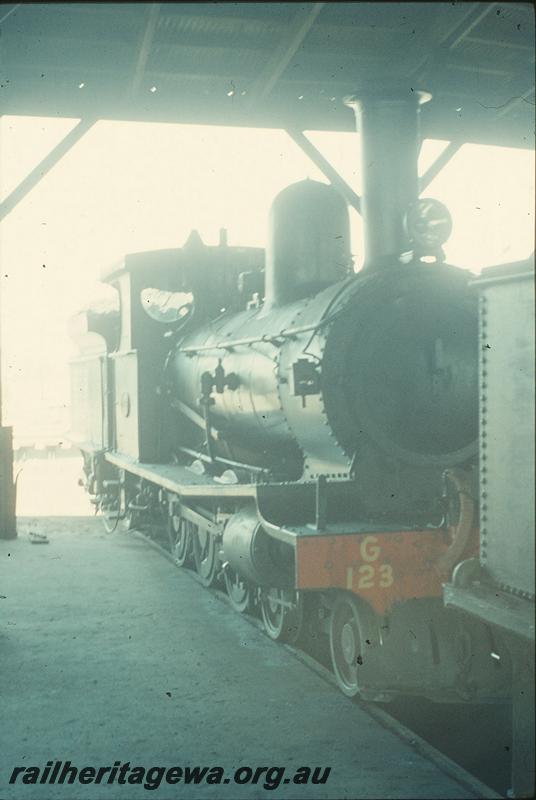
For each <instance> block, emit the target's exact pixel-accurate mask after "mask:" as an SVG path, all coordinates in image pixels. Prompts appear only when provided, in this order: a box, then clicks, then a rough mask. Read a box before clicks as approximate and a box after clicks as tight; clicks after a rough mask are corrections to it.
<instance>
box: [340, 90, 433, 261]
mask: <svg viewBox="0 0 536 800" xmlns="http://www.w3.org/2000/svg"><path fill="white" fill-rule="evenodd" d="M430 97H431V96H430V95H429V94H427V93H425V92H417V91H413V90H409V87H408V88H406V89H400V90H393V91H389V92H385V91H383V92H382V91H380V92H377V93H373V92H370V93H366V92H364V93H362V94H359V95H355V96H353V97H350V98H348V99H347V101H346V103H347V105H350V106H352V107H353V108H354V110H355V113H356V117H357V128H358V131H359V132H360V134H361V173H362V181H363V197H362V201H361V207H362V214H363V222H364V232H365V233H364V236H365V263H364V269H372V268H373V269H381V268H385V267H389V266H391V265H393V264H394V263H396V261H397V259H398V256H400V254H401V253H404V252H406V251H408V250H409V249H410V242H409V240H408V238H407V234H406V232H405V229H404V216H405V214H406V212H407V210H408V208H409V206H410V205H411V204H412V203H414V202H415V201H416V200H417V199H418V197H419V177H418V171H417V164H418V158H419V147H420V136H419V125H418V122H419V105H420V104H421V103H424V102H427V101H428V100H429V99H430Z"/></svg>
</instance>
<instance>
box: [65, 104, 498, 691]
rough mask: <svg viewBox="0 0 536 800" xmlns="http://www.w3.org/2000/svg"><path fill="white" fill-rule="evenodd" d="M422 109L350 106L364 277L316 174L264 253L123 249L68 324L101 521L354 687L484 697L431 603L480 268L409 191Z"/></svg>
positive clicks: (450, 554)
mask: <svg viewBox="0 0 536 800" xmlns="http://www.w3.org/2000/svg"><path fill="white" fill-rule="evenodd" d="M428 99H429V96H427V95H425V94H424V93H418V92H413V90H412V91H411V93H410V92H409V91H400V90H398V91H396V92H395V91H392V92H387V93H385V92H383V93H368V94H367V93H364V94H363V95H361V96H360V97H359V98H353V99H352V100H351V101H350V102H351V103H352V104H353V105H354V106H355V107H356V111H357V114H358V126H359V129H360V132H361V138H362V171H363V187H364V189H363V198H362V214H363V218H364V224H365V242H364V244H365V264H364V267H363V268H362V269H361V270H360V271H359V272H358V273H356V272H355V271H354V269H353V262H352V256H351V253H350V237H349V217H348V210H347V207H346V204H345V202H344V200H343V199H342V198H341V197H340V196H339V195H338V193H337V192H336V191H335V189H333V188H332V187H329V186H326V185H324V184H319V183H317V182H315V181H302V182H300V183H297V184H294V185H292V186H290V187H288V188H287V189H285V190H283V192H281V193H280V194H279V195H278V197H277V198H276V199H275V201H274V203H273V206H272V209H271V216H270V226H269V238H268V245H267V250H266V257H265V259H264V258H263V253H262V252H261V251H259V250H256V249H251V248H249V249H248V248H235V247H230V246H228V245H227V242H226V240H225V237H223V238H222V241H221V243H220V245H219V246H218V247H205V246H204V245H203V244H202V242H201V240H200V239H199V237H198V236H197V235H196V234H192V236H191V237H190V239H189V240H188V242H187V243H186V245H185V246H184V247H183V248H182V249H180V250H170V251H160V252H157V253H145V254H144V253H141V254H135V255H132V256H127V257H126V259H125V260H124V262H123V263H122V264H121V265H119V267H118V268H114V269H113V270H112V271H110V272H108V273H107V275H106V280H107V281H108V282H109V283H110V284H111V285H112V286H114V287H115V288H116V290H117V292H118V297H119V299H120V303H119V305H118V307H117V308H116V309H115V310H114V309H111V310H108V311H107V312H106V313H101V314H89V313H88V314H85V315H83V319H79V320H78V323H77V325H78V327H77V329H76V330H77V332H78V336H79V342H80V343H81V347H82V348H83V347H84V344H83V342H89V338H88V337H91V336H95V335H97V338H99V337H100V341H101V345H100V349H97V350H89V349H87V347H89V345H87V346H86V349H85V351H84V352H83V354H82V355H83V359H80V360H78V361H77V362H76V363H75V364H74V365H73V376H74V377H73V388H74V393H73V398H74V399H73V404H74V405H75V406H76V409H78V413H77V419H78V421H79V424H78V428H79V432H78V433H79V435H78V438H79V441H80V447H81V449H82V452H83V453H84V471H85V477H84V482H85V484H86V486H87V488H88V490H89V491H90V493H91V494H92V496H93V498H94V502H95V504H96V505H97V507H98V508H99V509H100V511H101V512H102V514H103V516H104V518H105V522H106V524H107V525H108V528H109V529H114V528H115V527H116V526H117V525H118V524H120V523H121V524H124V523H125V522H126V523H127V524H128V526H130V527H140V526H141V527H143V528H144V529H145V530H146V531H149V532H150V534H151V535H153V536H159V535H160V536H161V535H162V533H161V532H162V530H165V531H166V541H167V546H168V548H169V549H170V550H171V552H172V553H173V556H174V558H175V560H176V561H177V563H178V564H180V565H187V564H188V563H193V566H194V569H195V570H196V572H197V574H198V576H199V579H200V580H201V581H202V582H203V583H204V584H205V585H207V586H208V585H212V584H213V583H215V582H217V581H218V580H220V579H221V580H223V582H224V584H225V586H226V589H227V592H228V595H229V598H230V600H231V603H232V604H233V605H234V607H235V608H236V609H237V610H239V611H251V610H255V609H259V611H260V614H261V616H262V620H263V623H264V626H265V629H266V631H267V633H268V634H269V635H270V636H271V637H272V638H274V639H291V640H297V639H298V638H299V637H300V636H304V635H307V634H309V635H311V633H312V632H313V633H314V635H320V634H322V633H326V634H327V635H328V636H329V642H330V651H331V657H332V663H333V669H334V672H335V676H336V678H337V681H338V684H339V686H340V688H341V690H342V691H343V692H345V693H346V694H348V695H351V696H353V695H355V694H357V693H359V694H360V695H361V696H362V697H364V698H369V699H376V700H378V699H381V700H386V699H390V698H391V697H393V696H394V695H395V694H397V693H401V692H402V693H406V694H407V693H410V694H411V693H413V694H421V695H424V696H427V697H430V698H432V699H435V700H441V701H449V700H459V699H460V698H461V699H465V700H468V701H472V700H488V699H490V700H494V699H496V698H497V697H502V696H504V695H505V693H506V692H507V690H508V685H509V662H508V655H507V654H506V653H505V655H504V658H503V659H502V660H501V662H500V667H499V668H498V667H497V663H496V661H494V660H493V659H492V658H491V652H492V650H493V649H494V647H495V645H494V642H493V641H492V635H491V633H490V629H489V626H487V625H485V624H481V623H479V622H477V621H475V620H472V619H470V618H466V617H465V616H464V615H462V614H458V613H456V612H455V611H450V610H449V611H447V610H446V609H445V608H444V607H443V604H442V600H441V592H442V582H443V581H444V580H446V579H447V578H448V577H449V576H450V575H451V573H452V570H453V568H454V567H455V566H456V564H457V563H458V562H459V561H460V560H461V559H462V558H467V557H471V556H472V555H474V552H475V548H477V546H478V519H477V516H476V505H475V503H474V497H475V491H476V487H477V480H478V460H477V456H478V447H477V445H478V346H477V341H478V330H477V324H478V315H477V306H476V302H475V297H474V293H473V290H472V289H471V288H470V287H469V282H470V279H471V277H472V276H471V274H470V273H469V272H468V271H467V270H464V269H460V268H457V267H454V266H451V265H447V264H445V263H444V256H443V251H442V244H443V243H444V241H445V240H446V238H447V236H448V234H449V231H450V225H451V223H450V217H449V215H448V212H447V211H446V209H445V208H444V207H443V206H442V205H441V204H440V203H438V202H437V201H434V200H427V199H419V186H418V174H417V156H418V149H419V134H418V114H419V105H420V104H421V103H422V102H425V101H426V100H428ZM146 311H147V312H148V313H146ZM92 341H94V340H92ZM89 370H92V372H91V376H92V377H91V378H89V377H88V376H89ZM90 385H91V386H92V391H93V392H95V391H96V388H95V387H97V389H98V391H97V394H98V397H99V402H98V403H97V402H90V401H89V400H88V398H89V386H90ZM84 398H85V399H84ZM84 403H85V405H83V404H84ZM81 404H82V405H83V408H82V409H80V406H81ZM159 531H160V533H159ZM495 649H496V647H495Z"/></svg>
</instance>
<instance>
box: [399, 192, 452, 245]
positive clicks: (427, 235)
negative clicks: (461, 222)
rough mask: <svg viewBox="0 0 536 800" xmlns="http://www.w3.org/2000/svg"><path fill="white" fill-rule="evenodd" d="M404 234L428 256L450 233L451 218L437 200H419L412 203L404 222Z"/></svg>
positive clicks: (446, 209) (445, 208)
mask: <svg viewBox="0 0 536 800" xmlns="http://www.w3.org/2000/svg"><path fill="white" fill-rule="evenodd" d="M404 224H405V228H406V233H407V235H408V237H409V238H410V240H411V241H412V242H413V244H415V245H417V247H418V248H419V249H421V250H425V251H427V252H428V253H430V254H433V253H434V252H435V251H437V250H438V249H439V248H440V247H441V245H442V244H444V243H445V242H446V241H447V239H448V238H449V236H450V234H451V232H452V217H451V216H450V212H449V210H448V208H447V207H446V206H445V205H443V203H440V202H439V200H433V199H431V198H421V199H420V200H417V202H416V203H412V204H411V206H410V207H409V209H408V211H407V212H406V216H405V220H404Z"/></svg>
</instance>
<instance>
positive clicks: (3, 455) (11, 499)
mask: <svg viewBox="0 0 536 800" xmlns="http://www.w3.org/2000/svg"><path fill="white" fill-rule="evenodd" d="M16 536H17V526H16V523H15V484H14V483H13V432H12V429H11V428H6V427H0V539H14V538H15V537H16Z"/></svg>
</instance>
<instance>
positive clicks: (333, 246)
mask: <svg viewBox="0 0 536 800" xmlns="http://www.w3.org/2000/svg"><path fill="white" fill-rule="evenodd" d="M351 268H352V259H351V255H350V218H349V215H348V206H347V204H346V201H345V200H344V198H343V197H342V196H341V195H340V194H339V192H337V191H336V189H334V188H333V187H331V186H328V185H327V184H325V183H319V182H318V181H311V180H305V181H300V182H299V183H294V184H292V185H291V186H288V187H287V188H286V189H283V191H282V192H280V193H279V194H278V195H277V197H276V198H275V200H274V202H273V203H272V207H271V210H270V222H269V232H268V245H267V248H266V278H265V306H266V308H272V307H275V306H282V305H285V304H286V303H291V302H293V301H294V300H300V299H302V298H304V297H307V296H309V295H312V294H316V292H319V291H321V290H322V289H325V288H326V287H327V286H330V285H331V284H333V283H336V282H337V281H339V280H341V279H342V278H345V277H346V276H347V275H348V273H349V272H350V271H351Z"/></svg>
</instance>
